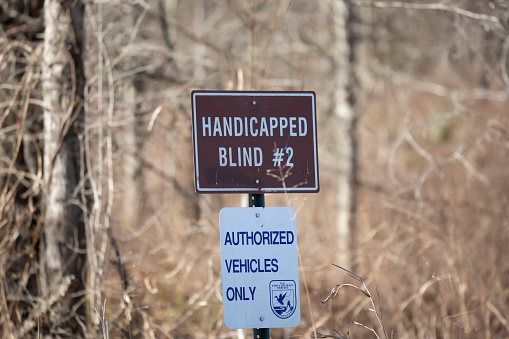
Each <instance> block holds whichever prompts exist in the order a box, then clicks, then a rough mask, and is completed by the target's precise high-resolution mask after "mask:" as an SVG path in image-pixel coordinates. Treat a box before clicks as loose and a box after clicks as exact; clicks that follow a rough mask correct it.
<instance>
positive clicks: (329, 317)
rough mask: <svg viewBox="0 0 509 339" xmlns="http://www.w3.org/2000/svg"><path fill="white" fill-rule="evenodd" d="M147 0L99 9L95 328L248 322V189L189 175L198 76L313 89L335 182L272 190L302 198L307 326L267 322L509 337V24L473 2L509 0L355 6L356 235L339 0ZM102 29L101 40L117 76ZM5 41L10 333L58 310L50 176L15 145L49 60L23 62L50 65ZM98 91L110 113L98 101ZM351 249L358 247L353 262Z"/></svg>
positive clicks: (233, 83)
mask: <svg viewBox="0 0 509 339" xmlns="http://www.w3.org/2000/svg"><path fill="white" fill-rule="evenodd" d="M133 3H134V2H133ZM136 3H137V5H136V6H131V3H130V4H129V5H128V4H125V5H124V4H123V5H122V6H110V7H108V5H107V4H106V3H105V8H104V16H105V27H104V31H103V32H98V31H97V26H96V23H97V20H96V19H97V15H98V14H97V7H95V6H91V7H89V11H90V12H89V17H88V20H89V21H88V22H87V26H88V27H89V30H88V32H89V34H90V36H91V37H90V38H89V39H88V41H89V45H88V46H87V49H88V51H89V54H88V55H89V56H90V58H89V59H88V60H87V70H88V74H89V75H90V79H89V82H88V85H87V86H88V87H87V91H88V92H87V93H88V99H87V100H88V101H87V105H88V106H87V110H88V112H89V113H90V115H89V116H88V117H89V119H90V120H89V121H88V123H89V128H88V129H87V133H89V135H88V138H89V139H88V140H89V142H88V145H87V147H89V149H91V152H90V153H89V154H88V155H89V157H90V158H89V159H88V160H89V170H90V172H89V173H90V174H89V175H90V176H89V177H87V179H85V178H84V179H83V180H84V181H87V182H89V181H90V182H91V181H94V185H99V186H100V185H103V186H102V187H103V188H104V199H103V200H101V201H99V203H100V204H99V207H97V206H96V207H94V208H97V210H95V209H94V211H95V212H96V213H99V214H98V215H99V217H98V218H97V224H96V226H97V229H98V230H99V231H98V240H97V244H98V246H97V247H94V248H93V250H96V251H97V252H95V253H94V255H100V254H102V253H103V252H101V251H103V250H105V252H104V253H105V255H106V257H105V261H104V266H101V268H103V272H104V275H103V276H102V277H101V280H100V285H98V286H96V288H97V291H100V293H98V294H96V295H99V296H100V300H96V301H95V303H94V306H93V307H92V306H91V305H92V304H88V303H87V307H89V308H90V309H89V310H88V311H89V313H90V314H91V316H90V317H91V318H90V319H84V320H85V321H86V326H89V328H92V329H93V330H92V331H91V332H94V334H95V335H96V337H98V338H108V337H109V338H129V339H131V338H238V337H239V334H238V332H237V331H231V330H228V329H227V328H225V327H224V325H223V322H222V296H221V279H220V276H221V274H220V273H221V272H220V253H219V225H218V215H219V211H220V209H221V208H222V207H227V206H241V205H242V204H245V202H243V198H245V197H241V196H239V195H213V196H211V195H196V194H195V193H194V188H193V173H192V171H193V164H192V147H191V126H190V113H189V110H190V91H191V89H198V88H201V89H203V88H220V89H227V88H230V89H231V88H238V89H241V88H242V89H255V88H257V89H268V90H269V89H270V90H272V89H278V90H294V89H306V90H314V91H316V92H317V98H318V99H317V108H318V136H319V158H320V179H321V192H320V193H319V194H314V195H313V194H291V195H287V194H282V195H267V196H266V205H267V206H288V205H289V206H292V207H293V208H295V210H296V211H297V214H298V220H297V225H298V241H299V250H300V253H301V255H302V260H301V263H300V264H301V266H300V275H301V279H300V280H301V284H302V286H301V291H308V292H309V298H308V297H307V296H306V297H305V296H304V295H301V305H302V307H301V314H302V322H301V324H300V325H299V327H297V328H295V329H291V330H290V331H289V332H287V331H285V330H283V329H273V330H271V335H272V338H288V333H290V336H291V337H305V338H309V337H311V338H312V337H314V335H315V333H321V334H320V335H321V336H322V337H328V338H344V337H346V338H372V337H380V338H386V337H390V338H392V337H394V338H506V337H508V336H509V316H508V315H509V306H508V305H509V261H508V260H507V259H508V255H507V254H506V253H507V246H508V244H509V227H508V226H509V225H508V220H509V212H508V210H507V206H509V194H508V192H509V181H508V179H507V178H508V177H509V176H508V175H509V173H508V169H509V147H508V140H509V116H508V115H507V107H508V105H507V101H508V96H507V90H508V88H509V84H508V80H507V69H508V68H509V65H508V62H507V50H508V48H509V44H508V43H507V28H506V27H505V26H504V23H502V24H500V25H495V24H493V23H492V21H489V20H480V19H472V18H471V17H469V16H468V15H470V14H469V13H474V12H475V13H477V12H479V13H487V15H488V14H489V15H498V16H500V17H501V14H500V13H502V12H503V10H507V6H506V5H505V3H502V2H501V1H493V2H486V4H484V3H483V4H480V3H479V4H477V3H476V4H472V5H470V7H468V6H466V7H468V8H467V9H466V10H468V11H469V12H459V13H458V12H457V11H450V10H447V11H443V10H439V11H434V10H428V9H426V10H418V9H414V10H410V9H406V10H402V9H398V8H396V9H394V8H385V9H377V8H368V9H366V8H364V7H355V8H356V14H357V15H358V16H359V18H360V22H361V23H360V24H359V23H358V22H357V23H356V21H354V22H353V23H352V25H353V26H352V27H355V28H356V31H357V32H360V33H359V34H361V35H360V36H359V37H358V38H359V41H360V43H359V46H358V48H357V50H356V51H355V52H356V54H355V57H356V58H357V59H356V62H357V66H356V67H355V69H354V74H355V75H356V80H357V83H356V85H355V86H353V88H352V93H351V95H354V96H355V98H356V99H357V106H356V114H357V117H358V122H357V128H356V130H355V131H354V133H355V134H354V135H355V138H356V140H357V143H358V155H357V157H358V158H357V160H358V164H359V166H358V172H357V173H356V176H355V178H354V179H355V180H353V182H352V185H353V187H354V189H355V192H356V197H355V198H356V200H355V202H356V204H355V206H356V209H355V211H354V214H353V220H354V222H353V223H352V225H353V226H352V229H351V235H350V238H349V239H347V240H346V241H342V242H340V241H339V240H338V237H337V230H336V226H335V224H336V219H337V216H336V210H337V201H336V199H337V183H336V182H337V179H336V178H337V176H338V174H339V170H338V168H339V166H338V162H340V161H344V159H341V155H340V152H338V145H337V143H336V142H334V140H337V138H336V134H337V126H336V125H334V124H332V123H331V121H332V116H333V110H334V106H335V103H334V102H331V97H332V96H331V93H332V92H334V89H333V88H330V86H329V84H330V83H331V81H332V80H331V79H329V77H330V74H331V72H330V71H331V68H332V67H333V62H332V61H333V59H334V56H333V55H330V53H329V51H328V49H327V46H328V43H329V42H330V40H331V39H332V37H331V33H330V32H331V29H330V28H331V27H330V23H331V22H332V21H331V20H332V18H331V17H330V13H329V10H328V6H327V5H326V4H325V2H312V1H310V2H308V1H303V0H302V1H293V2H291V3H285V2H281V3H280V4H278V5H275V4H274V3H270V2H263V3H260V4H259V8H258V9H257V11H258V12H256V11H255V10H254V9H253V8H251V7H250V6H251V5H252V4H251V5H250V4H249V3H248V2H246V3H244V2H224V3H223V2H217V3H214V4H213V5H210V6H206V8H202V7H203V6H199V5H197V4H199V3H198V2H185V4H184V2H178V5H175V6H176V7H174V8H169V6H170V2H168V3H166V2H161V3H157V2H155V1H147V2H146V3H145V2H141V1H139V2H136ZM379 3H380V2H379ZM144 4H148V7H147V6H145V5H144ZM161 4H163V5H161ZM392 4H393V5H394V4H397V3H392ZM490 4H492V5H490ZM286 5H288V6H289V7H288V8H287V7H286ZM144 6H145V7H144ZM161 6H162V7H161ZM165 6H166V7H165ZM483 6H484V7H483ZM490 6H494V9H490V8H491V7H490ZM504 6H505V7H504ZM163 10H166V12H167V14H168V15H167V16H163V17H161V16H160V15H159V14H160V12H161V11H163ZM366 10H367V12H366ZM253 11H255V12H256V15H254V16H253V15H252V14H253V13H254V12H253ZM174 13H178V15H175V14H174ZM503 13H505V12H503ZM310 14H311V15H310ZM470 16H471V15H470ZM165 18H166V22H165V21H164V19H165ZM106 21H107V22H109V23H110V24H107V23H106ZM117 23H118V24H117ZM253 23H256V24H255V25H254V24H253ZM355 25H357V26H355ZM164 30H167V31H164ZM98 33H101V34H103V36H102V38H103V41H104V42H105V46H104V47H105V52H104V54H105V55H104V56H103V57H104V79H103V82H104V89H103V93H102V94H99V93H98V86H97V81H98V80H97V77H96V76H97V72H98V70H97V62H98V60H101V58H99V57H98V55H97V51H98V47H97V41H98V39H97V36H98ZM168 38H169V39H170V40H171V41H168ZM0 39H2V38H1V37H0ZM4 41H7V40H0V66H1V67H0V71H1V73H0V76H1V80H2V81H1V82H0V86H1V87H0V104H1V105H2V111H3V115H2V116H1V117H0V119H1V120H0V141H1V144H0V146H1V147H2V149H1V151H3V152H2V154H0V155H1V159H0V163H1V166H0V167H1V168H0V170H1V172H0V174H1V176H0V179H1V180H0V183H1V185H0V190H2V191H1V194H2V195H1V198H2V200H1V201H0V203H1V205H0V212H1V222H0V271H1V272H2V279H0V308H1V311H0V315H1V316H0V335H2V336H3V337H6V338H15V337H23V335H21V334H23V333H22V331H25V333H30V334H33V335H36V334H37V326H38V321H39V319H41V320H44V318H45V316H46V315H47V308H43V307H42V306H41V305H43V302H44V301H45V300H43V298H40V297H39V296H38V295H37V262H38V251H39V245H40V239H41V238H40V233H41V232H40V231H41V227H43V219H42V218H41V216H40V206H39V200H38V199H39V198H38V196H37V194H38V191H37V186H38V185H39V181H40V178H41V176H40V172H37V171H35V172H34V171H33V169H32V170H31V169H30V168H28V166H29V164H28V159H29V158H27V157H24V155H23V154H19V155H18V154H17V152H18V151H19V150H23V149H28V148H29V146H28V144H23V145H22V147H16V145H18V144H17V142H18V141H19V140H20V138H23V135H24V130H23V126H24V125H29V124H34V123H37V121H38V120H37V119H36V117H37V114H36V113H37V112H38V111H37V110H38V109H39V108H38V107H39V105H40V102H39V101H37V100H39V99H38V98H39V97H40V95H41V93H39V92H38V86H37V79H38V78H37V77H36V76H34V77H28V76H27V77H24V75H25V74H30V72H32V71H33V73H34V74H39V73H38V72H39V71H40V70H39V69H38V68H37V67H38V65H37V63H35V65H32V66H30V65H31V64H30V63H29V62H28V61H29V60H30V58H31V57H33V55H35V54H33V53H35V52H36V49H35V48H34V49H32V47H31V46H29V45H27V44H24V43H18V42H16V43H12V44H5V43H4ZM172 44H173V45H172ZM172 46H173V47H172ZM188 55H192V56H193V57H192V58H191V59H192V60H190V59H189V57H188ZM19 64H23V67H22V68H21V69H22V70H20V68H17V69H18V70H19V73H18V74H17V75H16V74H11V73H10V72H11V70H12V69H13V68H14V66H16V67H18V66H19ZM30 67H35V68H32V69H30ZM4 79H5V81H4ZM98 98H102V100H103V109H104V110H105V112H106V110H108V112H107V114H108V116H106V113H105V116H103V117H100V116H98V114H97V107H98V106H99V105H98V102H99V99H98ZM29 99H31V101H30V100H29ZM27 105H29V106H27ZM26 107H30V110H29V111H26V110H24V109H25V108H26ZM26 112H29V113H31V114H28V115H26V114H25V113H26ZM35 126H36V125H35ZM107 127H108V128H107ZM99 131H101V135H102V137H104V139H105V140H104V142H103V143H101V142H98V140H99V134H100V133H99ZM25 134H26V133H25ZM39 138H40V135H38V134H37V133H35V140H38V139H39ZM34 145H36V146H37V145H38V143H37V142H36V143H34ZM101 145H102V146H101ZM106 146H108V147H106ZM101 147H102V148H101ZM30 149H31V150H33V151H34V152H35V153H34V154H35V159H38V158H40V154H39V156H37V153H40V150H39V151H38V149H37V147H35V148H30ZM99 149H100V150H101V152H103V153H101V152H99ZM98 154H103V157H104V159H101V162H100V161H99V159H98V158H97V157H98ZM32 159H33V158H32ZM108 162H110V163H111V164H113V165H114V166H113V169H111V170H110V169H109V168H108V167H107V163H108ZM99 164H102V165H103V167H101V169H102V170H103V171H102V172H101V175H102V177H100V175H99V172H100V171H99V170H98V168H99ZM18 165H20V166H21V167H20V166H18ZM22 166H25V167H22ZM36 168H37V167H36ZM39 168H40V166H39ZM96 187H98V186H96ZM81 192H82V193H83V195H91V193H90V192H88V191H86V190H85V188H82V191H81ZM110 197H111V200H113V205H111V203H112V201H111V200H109V199H110ZM110 208H111V213H109V211H110V210H109V209H110ZM89 212H90V210H89ZM96 215H97V214H96ZM340 243H343V244H345V243H346V244H347V246H341V245H339V244H340ZM344 253H349V254H350V257H351V260H350V262H349V263H344V262H338V258H342V257H344V256H342V254H344ZM333 263H335V264H337V265H338V266H341V267H344V268H346V269H347V270H348V271H349V272H354V273H355V274H353V273H349V272H343V271H342V270H340V269H338V268H337V267H334V266H332V264H333ZM88 273H90V272H88ZM360 277H362V279H360ZM304 282H306V285H307V286H304ZM98 283H99V280H98ZM332 286H337V287H336V288H334V289H333V291H332V293H331V294H330V295H329V291H330V290H331V287H332ZM61 287H62V288H65V284H63V285H62V286H61ZM55 291H56V294H55V298H58V296H59V295H60V294H59V293H60V292H59V291H60V290H59V288H58V287H57V288H56V289H55ZM370 291H377V293H376V296H375V295H374V294H373V293H372V292H370ZM88 292H91V291H88ZM92 292H93V291H92ZM62 293H65V291H64V292H62ZM327 295H329V297H327ZM333 296H334V297H335V298H332V297H333ZM48 300H51V298H49V299H48ZM321 301H327V302H325V303H321ZM46 305H47V306H48V304H46ZM49 306H51V305H49ZM93 308H95V309H93ZM20 333H21V334H20ZM246 333H248V334H247V337H249V336H250V332H249V331H248V332H246ZM91 336H93V335H92V334H91Z"/></svg>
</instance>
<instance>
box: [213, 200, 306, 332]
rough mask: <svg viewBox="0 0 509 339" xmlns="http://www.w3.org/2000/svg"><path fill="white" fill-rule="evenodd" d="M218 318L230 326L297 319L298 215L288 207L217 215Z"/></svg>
mask: <svg viewBox="0 0 509 339" xmlns="http://www.w3.org/2000/svg"><path fill="white" fill-rule="evenodd" d="M219 225H220V227H219V228H220V239H221V276H222V282H223V287H222V289H223V318H224V324H225V325H226V327H228V328H230V329H238V328H277V327H296V326H298V325H299V323H300V301H299V300H300V299H299V263H298V256H297V216H296V213H295V210H294V209H293V208H291V207H250V208H247V207H227V208H223V209H222V210H221V212H220V214H219Z"/></svg>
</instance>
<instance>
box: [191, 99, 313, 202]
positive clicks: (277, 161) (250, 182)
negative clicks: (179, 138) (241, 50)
mask: <svg viewBox="0 0 509 339" xmlns="http://www.w3.org/2000/svg"><path fill="white" fill-rule="evenodd" d="M315 102H316V95H315V93H314V92H248V91H242V92H228V91H193V92H192V108H193V143H194V166H195V184H196V191H197V192H198V193H267V192H280V193H284V192H292V193H294V192H300V193H310V192H318V191H319V182H318V151H317V137H316V109H315V106H316V104H315Z"/></svg>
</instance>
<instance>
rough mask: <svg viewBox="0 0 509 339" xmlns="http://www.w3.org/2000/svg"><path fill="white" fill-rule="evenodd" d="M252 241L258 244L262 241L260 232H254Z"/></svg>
mask: <svg viewBox="0 0 509 339" xmlns="http://www.w3.org/2000/svg"><path fill="white" fill-rule="evenodd" d="M257 236H258V239H257ZM254 243H255V244H256V245H260V244H261V243H262V234H261V233H260V232H255V233H254Z"/></svg>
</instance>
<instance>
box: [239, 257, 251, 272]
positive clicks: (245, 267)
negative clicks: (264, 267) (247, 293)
mask: <svg viewBox="0 0 509 339" xmlns="http://www.w3.org/2000/svg"><path fill="white" fill-rule="evenodd" d="M248 262H249V259H245V260H242V261H241V262H240V271H241V272H242V267H244V272H247V273H249V266H248Z"/></svg>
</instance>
